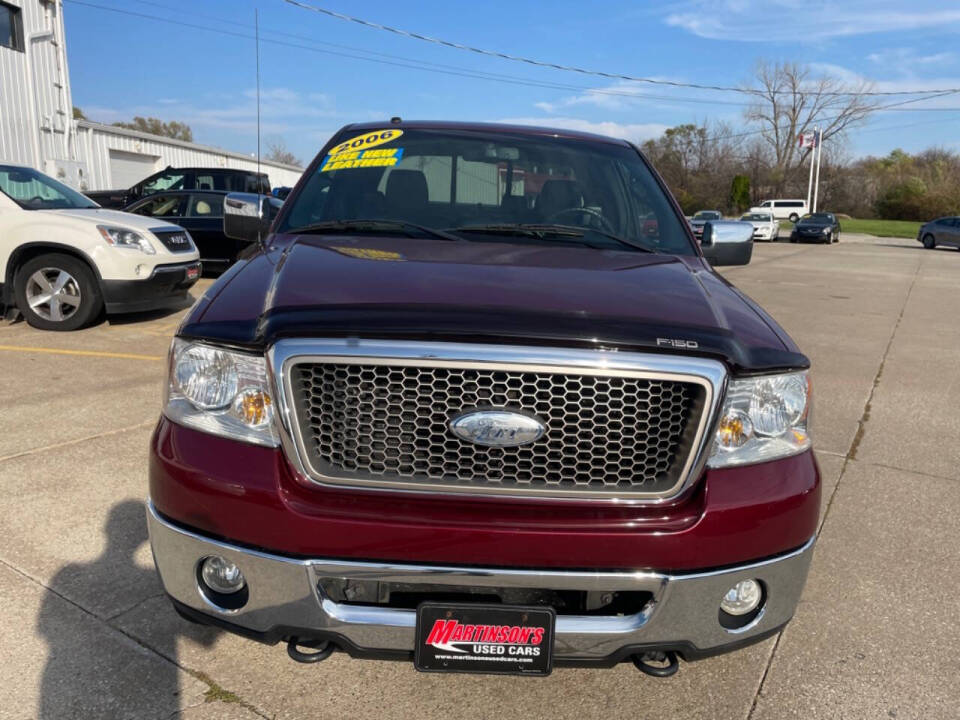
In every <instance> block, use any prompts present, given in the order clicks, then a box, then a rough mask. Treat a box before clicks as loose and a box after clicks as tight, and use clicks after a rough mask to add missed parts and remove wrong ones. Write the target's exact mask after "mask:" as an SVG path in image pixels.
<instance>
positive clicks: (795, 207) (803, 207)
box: [750, 200, 810, 223]
mask: <svg viewBox="0 0 960 720" xmlns="http://www.w3.org/2000/svg"><path fill="white" fill-rule="evenodd" d="M750 212H768V213H773V217H775V218H776V219H777V220H789V221H790V222H792V223H795V222H796V221H797V220H799V219H800V218H802V217H803V216H804V215H806V214H807V213H808V212H810V211H809V210H808V209H807V201H806V200H764V201H763V202H762V203H760V204H759V205H757V206H756V207H752V208H750Z"/></svg>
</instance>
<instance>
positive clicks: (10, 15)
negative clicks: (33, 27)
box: [0, 2, 23, 52]
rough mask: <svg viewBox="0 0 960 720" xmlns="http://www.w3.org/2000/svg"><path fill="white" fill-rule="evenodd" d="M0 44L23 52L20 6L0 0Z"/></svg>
mask: <svg viewBox="0 0 960 720" xmlns="http://www.w3.org/2000/svg"><path fill="white" fill-rule="evenodd" d="M0 46H3V47H7V48H10V49H11V50H19V51H20V52H23V19H22V17H21V11H20V8H18V7H14V6H13V5H7V3H5V2H0Z"/></svg>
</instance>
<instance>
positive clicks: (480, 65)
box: [64, 0, 960, 162]
mask: <svg viewBox="0 0 960 720" xmlns="http://www.w3.org/2000/svg"><path fill="white" fill-rule="evenodd" d="M304 1H305V2H308V3H309V2H312V1H313V0H304ZM91 4H92V5H98V6H100V7H92V6H91ZM316 4H321V5H323V6H324V7H327V8H329V9H332V10H336V11H340V12H343V13H348V14H354V15H360V16H361V17H364V18H367V19H370V20H373V21H376V22H380V23H383V24H387V25H394V26H397V27H400V28H404V29H408V30H413V31H417V32H421V33H424V34H427V35H432V36H436V37H440V38H444V39H448V40H452V41H455V42H459V43H463V44H469V45H475V46H479V47H483V48H489V49H493V50H498V51H501V52H505V53H509V54H514V55H523V56H527V57H533V58H537V59H542V60H545V61H551V62H556V63H560V64H564V65H576V66H580V67H585V68H590V69H597V70H604V71H610V72H618V73H623V74H627V75H632V76H642V77H652V78H660V79H666V80H675V81H680V82H693V83H700V84H716V85H724V86H727V85H742V84H745V83H749V82H750V79H751V73H752V70H753V68H754V66H755V63H756V62H757V61H758V60H759V59H767V60H789V61H796V62H800V63H805V64H809V65H811V66H812V67H813V68H814V70H815V71H824V72H830V73H832V74H835V75H837V76H840V77H842V78H845V79H849V80H850V81H853V82H855V81H859V80H860V79H867V80H870V81H872V82H873V83H874V87H875V89H876V90H889V91H898V90H907V89H911V90H912V89H934V88H941V87H949V88H957V87H960V45H958V44H957V42H956V38H957V37H960V2H954V1H953V0H940V1H939V2H937V1H935V0H911V1H910V2H909V3H908V2H903V0H847V1H843V0H838V1H836V2H823V1H822V0H713V1H711V0H676V1H670V0H665V1H663V2H629V1H627V0H612V1H610V2H605V3H597V2H594V3H584V2H582V1H581V0H577V1H568V0H553V1H552V2H549V3H548V2H538V3H532V2H523V1H522V0H486V2H482V3H478V2H459V3H452V2H436V1H434V0H430V1H429V2H417V3H411V2H404V3H400V2H396V1H395V0H394V1H393V2H386V1H381V0H367V1H366V2H364V3H362V4H360V3H356V2H350V1H349V0H328V1H324V0H317V3H316ZM103 8H115V9H119V10H123V11H124V13H139V14H141V15H146V16H152V17H150V18H147V17H142V16H136V15H130V14H124V13H118V12H112V11H110V10H105V9H103ZM254 8H258V9H259V13H260V29H261V38H262V44H261V86H262V105H261V107H262V127H263V131H262V135H263V138H264V140H265V141H266V142H270V141H277V140H282V141H283V142H284V143H285V144H286V146H287V147H288V148H289V149H290V150H292V151H293V152H294V153H296V154H297V155H298V156H299V157H300V158H301V159H302V160H303V161H304V162H306V161H309V160H310V159H311V158H312V157H313V155H314V154H316V152H317V151H318V150H319V149H320V147H321V146H322V145H323V143H324V142H325V141H326V140H327V139H328V138H329V136H330V135H331V134H332V133H333V132H335V131H336V130H337V129H338V128H339V127H341V126H342V125H344V124H346V123H348V122H355V121H367V120H375V119H379V118H389V117H390V116H392V115H401V116H403V117H405V118H431V119H451V120H461V119H462V120H487V121H501V120H511V121H520V122H526V123H537V124H542V125H552V126H559V127H572V128H578V129H585V130H592V131H596V132H602V133H606V134H611V135H616V136H620V137H628V138H630V139H633V140H644V139H646V138H649V137H652V136H656V135H659V134H660V133H661V132H662V131H663V129H664V128H666V127H670V126H672V125H678V124H681V123H686V122H700V121H702V120H705V119H710V120H722V121H726V122H728V123H730V124H731V125H732V126H733V127H735V128H737V129H738V131H739V130H741V129H742V130H747V129H749V128H747V127H746V126H745V125H744V120H743V117H742V113H743V108H742V107H741V105H739V104H738V103H743V102H744V99H743V97H742V96H739V95H735V94H729V93H718V92H711V91H700V90H691V89H672V88H668V87H663V86H651V85H642V84H637V83H627V82H614V81H608V80H604V79H603V78H598V77H590V76H585V75H578V74H573V73H567V72H559V71H555V70H548V69H544V68H537V67H532V66H528V65H524V64H518V63H514V62H509V61H506V60H500V59H495V58H489V57H484V56H481V55H476V54H473V53H467V52H463V51H459V50H454V49H450V48H445V47H440V46H436V45H430V44H426V43H423V42H420V41H417V40H412V39H408V38H404V37H398V36H395V35H391V34H388V33H384V32H382V31H378V30H373V29H369V28H365V27H362V26H359V25H355V24H352V23H347V22H344V21H341V20H337V19H334V18H330V17H326V16H323V15H319V14H317V13H314V12H310V11H307V10H303V9H300V8H297V7H293V6H291V5H289V4H287V3H285V2H283V0H82V2H80V1H78V0H65V7H64V14H65V22H66V27H67V50H68V60H69V63H70V75H71V81H72V90H73V101H74V104H75V105H78V106H79V107H81V108H83V110H84V111H85V112H86V113H87V115H88V116H89V117H90V118H91V119H94V120H100V121H104V122H113V121H115V120H123V119H129V118H130V117H132V116H134V115H152V116H156V117H160V118H162V119H165V120H179V121H183V122H186V123H188V124H190V125H191V126H192V128H193V131H194V138H195V140H196V141H197V142H201V143H205V144H210V145H217V146H220V147H223V148H227V149H230V150H236V151H239V152H252V151H253V150H254V149H255V148H256V131H255V127H256V106H255V102H254V87H255V75H254V45H253V41H252V39H248V38H247V37H244V36H246V35H252V30H253V14H254ZM156 18H164V19H166V20H169V21H171V22H164V21H162V20H158V19H156ZM191 25H192V26H202V27H191ZM204 28H215V29H217V30H219V31H221V32H213V31H211V30H209V29H204ZM222 33H228V34H222ZM375 53H379V54H375ZM359 58H366V59H359ZM371 59H375V60H380V61H385V62H373V61H371ZM411 62H413V63H416V64H418V65H420V64H428V67H429V68H431V69H432V70H433V71H428V70H423V69H416V68H411V67H403V66H402V65H403V64H406V65H410V64H411ZM387 63H394V64H387ZM397 63H399V64H400V65H401V66H398V65H396V64H397ZM437 71H443V72H437ZM474 73H484V74H487V75H497V76H502V77H500V80H499V81H493V80H489V79H479V78H476V77H464V76H463V74H474ZM503 80H510V81H511V82H504V81H503ZM529 83H534V84H535V85H534V86H531V85H530V84H529ZM536 84H540V85H542V84H547V85H554V86H556V85H561V86H565V87H541V86H537V85H536ZM598 90H599V91H601V92H596V91H598ZM591 91H593V92H591ZM629 94H632V95H634V96H633V97H627V96H625V95H629ZM901 99H903V98H899V97H897V98H890V99H888V100H885V101H884V102H893V101H896V100H901ZM906 107H915V108H955V110H954V111H942V110H924V111H911V112H904V111H886V112H881V113H877V114H875V115H874V116H872V118H871V119H870V121H869V123H868V124H867V125H865V126H863V127H862V128H861V129H859V130H857V131H854V132H853V133H852V134H851V136H850V137H849V142H848V145H847V147H846V148H845V153H846V154H848V155H850V156H860V155H865V154H885V153H887V152H889V151H890V150H891V149H893V148H895V147H901V148H904V149H906V150H909V151H914V150H920V149H923V148H925V147H929V146H931V145H940V146H943V147H949V148H951V149H954V150H960V95H956V96H954V97H946V98H941V99H937V100H931V101H925V102H922V103H915V104H913V105H911V106H906ZM265 145H266V143H265Z"/></svg>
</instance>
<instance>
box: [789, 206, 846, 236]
mask: <svg viewBox="0 0 960 720" xmlns="http://www.w3.org/2000/svg"><path fill="white" fill-rule="evenodd" d="M790 242H792V243H795V242H818V243H827V244H829V243H835V242H840V221H839V220H837V216H836V215H834V214H833V213H812V214H810V215H804V216H803V217H802V218H800V220H799V221H797V224H796V225H794V226H793V231H792V232H791V233H790Z"/></svg>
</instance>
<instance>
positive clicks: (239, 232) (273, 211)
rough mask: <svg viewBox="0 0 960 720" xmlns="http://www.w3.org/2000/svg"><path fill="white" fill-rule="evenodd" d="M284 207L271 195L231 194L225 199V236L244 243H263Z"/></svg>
mask: <svg viewBox="0 0 960 720" xmlns="http://www.w3.org/2000/svg"><path fill="white" fill-rule="evenodd" d="M282 205H283V203H281V202H279V201H278V200H277V199H276V198H272V197H270V196H269V195H258V194H257V193H230V194H229V195H227V196H226V197H225V198H224V199H223V234H224V235H226V236H227V237H228V238H233V239H234V240H242V241H243V242H250V243H254V242H261V241H262V240H263V239H264V238H266V237H267V234H268V233H269V231H270V225H271V224H272V223H273V219H274V218H275V217H276V216H277V213H278V212H279V210H280V207H281V206H282Z"/></svg>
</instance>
